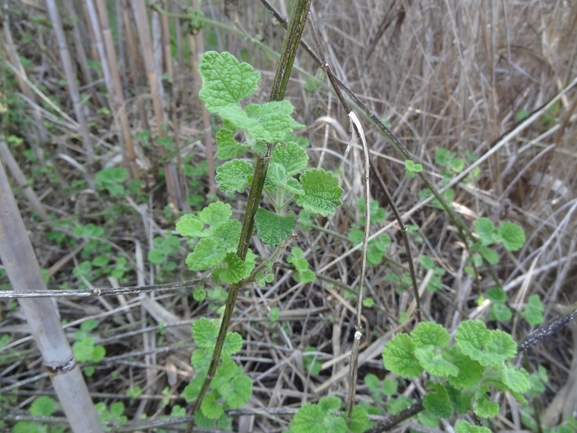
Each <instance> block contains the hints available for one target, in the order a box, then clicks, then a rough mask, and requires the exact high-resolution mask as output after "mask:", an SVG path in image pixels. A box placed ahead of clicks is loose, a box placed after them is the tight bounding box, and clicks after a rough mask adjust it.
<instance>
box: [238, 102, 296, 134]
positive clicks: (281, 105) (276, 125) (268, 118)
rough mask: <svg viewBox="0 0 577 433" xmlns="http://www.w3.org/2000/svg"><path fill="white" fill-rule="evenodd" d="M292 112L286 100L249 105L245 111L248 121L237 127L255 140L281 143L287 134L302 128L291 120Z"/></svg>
mask: <svg viewBox="0 0 577 433" xmlns="http://www.w3.org/2000/svg"><path fill="white" fill-rule="evenodd" d="M293 111H294V107H293V105H292V104H291V103H290V101H287V100H286V99H285V100H283V101H273V102H267V103H265V104H262V105H256V104H251V105H249V106H248V107H246V110H245V112H246V114H247V115H248V119H249V121H248V122H243V123H242V124H239V127H241V128H242V129H244V130H245V131H247V132H248V134H249V135H250V136H251V137H253V138H255V139H256V140H263V141H266V142H267V143H274V142H277V141H282V140H284V138H285V136H286V135H287V134H288V133H289V132H292V131H294V130H295V129H296V128H304V125H301V124H300V123H298V122H296V121H295V120H294V119H293V118H292V116H291V115H292V112H293Z"/></svg>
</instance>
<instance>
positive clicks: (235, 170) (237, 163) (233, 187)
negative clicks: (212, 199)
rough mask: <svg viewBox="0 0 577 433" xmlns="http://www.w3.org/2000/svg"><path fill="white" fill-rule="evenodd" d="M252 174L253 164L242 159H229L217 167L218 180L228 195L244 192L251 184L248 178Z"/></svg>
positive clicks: (222, 189)
mask: <svg viewBox="0 0 577 433" xmlns="http://www.w3.org/2000/svg"><path fill="white" fill-rule="evenodd" d="M251 175H252V165H250V163H248V162H246V161H244V160H242V159H233V160H232V161H227V162H225V163H224V164H222V165H221V166H220V167H218V168H217V169H216V182H217V183H218V184H219V185H220V189H221V191H222V192H224V193H225V194H227V195H232V194H233V193H234V192H235V191H236V192H243V191H244V189H245V188H246V186H247V185H248V184H249V181H248V178H249V176H251Z"/></svg>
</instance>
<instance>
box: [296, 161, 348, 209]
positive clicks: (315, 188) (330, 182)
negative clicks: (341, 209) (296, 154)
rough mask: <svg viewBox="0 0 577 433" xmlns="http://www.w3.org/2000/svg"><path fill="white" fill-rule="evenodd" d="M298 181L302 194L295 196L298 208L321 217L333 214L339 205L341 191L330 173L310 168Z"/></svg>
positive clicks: (337, 181)
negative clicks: (302, 190)
mask: <svg viewBox="0 0 577 433" xmlns="http://www.w3.org/2000/svg"><path fill="white" fill-rule="evenodd" d="M300 181H301V184H302V186H303V189H304V194H301V195H299V196H297V203H298V205H299V206H301V207H302V208H304V209H306V210H308V211H309V212H312V213H316V214H320V215H322V216H327V215H329V214H330V215H332V214H334V213H335V209H336V207H337V206H339V205H340V204H341V197H342V195H343V190H342V188H341V187H340V186H339V180H338V179H337V178H336V177H335V176H334V175H333V174H332V173H329V172H327V171H325V170H322V169H316V168H312V169H310V170H306V171H305V172H304V173H303V174H302V175H301V178H300Z"/></svg>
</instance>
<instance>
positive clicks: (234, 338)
mask: <svg viewBox="0 0 577 433" xmlns="http://www.w3.org/2000/svg"><path fill="white" fill-rule="evenodd" d="M217 335H218V327H217V325H216V324H215V323H214V322H212V321H210V320H208V319H206V318H201V319H199V320H197V321H195V322H194V323H193V325H192V337H193V339H194V341H195V343H196V344H197V346H198V349H196V350H195V351H194V352H193V354H192V358H191V363H192V366H193V367H194V369H195V373H196V376H195V377H194V379H192V380H191V381H190V383H189V384H188V386H187V387H186V388H185V389H184V391H183V393H182V396H183V397H184V398H185V400H186V401H187V402H191V401H193V400H195V399H196V398H197V397H198V395H199V392H200V390H201V387H202V384H203V382H204V380H205V378H206V375H207V372H208V368H209V365H210V361H211V359H212V354H213V351H214V347H215V343H216V337H217ZM241 347H242V337H241V336H240V334H238V333H236V332H228V333H227V335H226V339H225V343H224V346H223V350H222V352H221V356H220V364H219V366H218V368H217V369H216V374H215V375H214V378H213V379H212V381H211V384H210V390H209V392H208V394H207V395H206V397H205V399H204V401H203V402H202V405H201V407H200V410H199V411H197V412H196V414H195V416H196V419H195V422H196V424H197V425H198V426H199V427H201V428H206V429H211V428H214V427H215V424H218V428H219V429H228V430H230V429H231V426H232V422H231V419H230V418H229V417H228V416H227V415H226V411H227V410H228V409H237V408H239V407H241V406H242V405H244V404H245V403H246V402H247V401H248V399H249V397H250V396H251V395H252V380H251V379H250V378H249V377H248V376H247V375H246V374H245V372H244V370H243V369H242V368H241V367H240V366H238V365H237V364H236V363H235V362H234V361H233V360H232V359H231V356H232V355H234V354H235V353H237V352H238V351H239V350H240V349H241Z"/></svg>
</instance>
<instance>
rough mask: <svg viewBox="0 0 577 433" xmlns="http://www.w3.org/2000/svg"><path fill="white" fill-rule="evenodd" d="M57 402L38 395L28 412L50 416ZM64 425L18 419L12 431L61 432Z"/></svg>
mask: <svg viewBox="0 0 577 433" xmlns="http://www.w3.org/2000/svg"><path fill="white" fill-rule="evenodd" d="M56 406H57V403H56V402H55V401H54V399H52V398H50V397H48V396H45V395H43V396H40V397H38V398H37V399H36V400H34V402H33V403H32V405H31V406H30V408H29V409H28V412H29V413H30V415H32V416H51V415H52V414H53V413H54V411H55V410H56ZM64 429H65V427H57V426H49V425H46V424H44V423H40V422H37V421H18V422H17V423H16V424H15V425H14V429H13V430H12V431H13V433H62V432H64Z"/></svg>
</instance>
